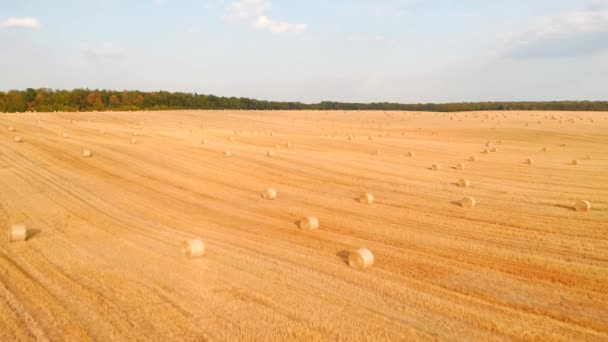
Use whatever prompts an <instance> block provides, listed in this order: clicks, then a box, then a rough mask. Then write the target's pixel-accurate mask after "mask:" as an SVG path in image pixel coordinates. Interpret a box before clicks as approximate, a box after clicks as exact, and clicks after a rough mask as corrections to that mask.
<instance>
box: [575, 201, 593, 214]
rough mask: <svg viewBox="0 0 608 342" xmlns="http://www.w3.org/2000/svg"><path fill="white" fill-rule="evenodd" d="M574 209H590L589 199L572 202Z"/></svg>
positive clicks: (585, 210)
mask: <svg viewBox="0 0 608 342" xmlns="http://www.w3.org/2000/svg"><path fill="white" fill-rule="evenodd" d="M574 209H575V210H576V211H583V212H587V211H589V210H591V202H589V201H577V202H576V203H575V204H574Z"/></svg>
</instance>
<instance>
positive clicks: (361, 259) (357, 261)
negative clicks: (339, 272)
mask: <svg viewBox="0 0 608 342" xmlns="http://www.w3.org/2000/svg"><path fill="white" fill-rule="evenodd" d="M373 264H374V254H373V253H372V252H371V251H370V250H369V249H367V248H359V249H357V250H356V251H354V252H351V253H350V254H349V255H348V265H349V266H350V267H352V268H355V269H364V268H368V267H371V266H372V265H373Z"/></svg>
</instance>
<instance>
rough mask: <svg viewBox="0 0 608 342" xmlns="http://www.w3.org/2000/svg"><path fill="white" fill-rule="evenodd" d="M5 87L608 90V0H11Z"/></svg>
mask: <svg viewBox="0 0 608 342" xmlns="http://www.w3.org/2000/svg"><path fill="white" fill-rule="evenodd" d="M0 46H1V47H2V48H1V50H0V90H8V89H23V88H27V87H34V88H38V87H48V88H61V89H72V88H82V87H88V88H106V89H118V90H121V89H140V90H169V91H185V92H198V93H206V94H216V95H223V96H244V97H252V98H258V99H269V100H290V101H291V100H292V101H303V102H317V101H322V100H334V101H348V102H372V101H391V102H406V103H413V102H460V101H491V100H608V96H607V95H608V0H534V1H532V0H509V1H498V0H495V1H492V0H375V1H374V0H350V1H349V0H307V1H293V0H232V1H231V0H130V1H125V0H54V1H48V0H0Z"/></svg>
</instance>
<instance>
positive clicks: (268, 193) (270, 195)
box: [262, 188, 277, 200]
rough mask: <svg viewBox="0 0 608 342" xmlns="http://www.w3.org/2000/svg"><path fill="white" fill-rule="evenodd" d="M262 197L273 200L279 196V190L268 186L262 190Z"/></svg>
mask: <svg viewBox="0 0 608 342" xmlns="http://www.w3.org/2000/svg"><path fill="white" fill-rule="evenodd" d="M262 198H263V199H265V200H273V199H275V198H277V190H275V189H274V188H268V189H266V190H264V192H262Z"/></svg>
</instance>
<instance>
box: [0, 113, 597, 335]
mask: <svg viewBox="0 0 608 342" xmlns="http://www.w3.org/2000/svg"><path fill="white" fill-rule="evenodd" d="M69 120H73V122H71V123H70V122H69ZM539 122H540V123H539ZM9 126H13V127H14V128H15V130H16V131H15V132H9V131H8V127H9ZM100 130H105V132H106V134H100ZM235 130H237V131H239V132H238V134H235V133H234V131H235ZM133 131H137V132H139V135H138V136H136V137H135V138H136V140H137V143H136V144H132V143H131V139H132V138H133V136H132V133H133ZM252 131H253V133H252ZM64 132H66V133H68V134H69V138H64V137H63V136H62V135H63V133H64ZM270 132H275V134H274V135H271V134H270ZM386 133H390V135H386ZM17 135H18V136H21V137H22V139H23V142H22V143H16V142H14V140H13V138H14V136H17ZM348 135H356V137H355V138H353V139H352V140H349V139H348ZM370 135H372V136H373V140H369V138H368V137H369V136H370ZM380 135H382V136H380ZM230 137H235V141H233V142H231V141H230V140H229V138H230ZM203 138H204V139H206V140H208V143H207V144H201V139H203ZM498 140H502V141H503V142H502V144H499V143H495V144H493V145H492V147H496V148H497V149H498V150H497V152H490V153H488V154H483V153H481V152H482V151H483V150H485V149H490V148H491V147H486V146H485V144H486V142H488V141H493V142H496V141H498ZM288 142H291V144H292V148H290V149H289V148H286V144H287V143H288ZM564 143H565V144H567V146H565V147H563V146H561V144H564ZM275 145H279V146H280V147H281V148H280V149H276V147H275ZM543 147H547V148H548V152H543V151H542V149H543ZM83 149H90V150H91V152H92V154H93V156H92V158H83V157H82V150H83ZM269 149H271V150H273V151H274V152H275V155H274V156H273V157H267V156H266V153H267V150H269ZM228 150H229V151H231V152H232V153H233V155H232V157H225V156H224V152H225V151H228ZM376 151H379V152H380V153H379V155H375V154H376ZM410 151H411V152H414V153H415V156H414V157H408V156H406V155H407V153H408V152H410ZM473 155H475V156H477V157H478V160H477V161H475V162H472V161H467V160H468V158H469V157H470V156H473ZM587 155H589V157H590V159H586V156H587ZM526 158H532V159H534V164H533V165H526V164H525V163H524V160H525V159H526ZM573 159H578V160H579V161H580V163H579V165H571V162H572V160H573ZM461 162H464V163H465V169H464V170H457V169H456V165H457V164H458V163H461ZM433 164H440V165H441V170H440V171H432V170H430V168H431V166H432V165H433ZM460 178H466V179H469V180H470V181H471V184H472V186H471V187H470V188H461V187H458V186H457V184H456V183H457V182H458V180H459V179H460ZM269 187H274V188H276V189H277V191H278V197H277V199H276V200H274V201H265V200H263V199H262V198H261V196H260V194H261V192H262V191H263V190H265V189H266V188H269ZM365 192H371V193H373V195H374V196H375V198H376V202H375V203H374V204H372V205H364V204H361V203H359V202H358V201H357V200H356V198H357V197H358V196H359V195H361V194H362V193H365ZM465 196H471V197H474V198H475V199H476V201H477V206H476V207H475V208H471V209H465V208H463V207H461V206H460V205H459V203H458V201H460V200H461V199H462V198H463V197H465ZM577 200H588V201H590V202H591V203H592V210H591V211H590V212H587V213H585V212H577V211H574V210H573V205H574V203H575V202H576V201H577ZM309 215H312V216H316V217H317V218H318V219H319V221H320V223H321V225H320V228H319V230H317V231H314V232H304V231H302V230H300V229H299V228H298V226H297V221H298V220H299V219H300V218H302V217H304V216H309ZM16 223H25V224H26V225H27V226H28V229H30V236H29V238H28V240H27V241H26V242H14V243H8V241H7V239H6V238H5V236H6V235H5V233H2V234H3V235H2V238H1V239H0V340H2V341H12V340H35V339H38V340H45V339H48V340H71V341H74V340H80V339H94V340H102V341H107V340H111V339H117V340H159V341H169V340H190V341H198V340H207V339H208V340H225V341H228V340H232V341H233V340H282V341H286V340H293V339H299V340H334V339H337V340H350V341H352V340H374V341H379V340H412V339H416V340H434V339H449V340H457V341H463V340H481V341H489V340H502V339H539V340H607V339H608V113H559V112H555V113H549V112H505V113H503V112H479V113H457V114H456V113H455V114H435V113H413V112H387V113H384V112H347V113H344V112H341V111H339V112H338V111H336V112H313V111H306V112H278V111H275V112H261V111H249V112H248V111H213V112H210V111H170V112H131V113H28V114H0V227H2V229H6V230H8V227H10V225H12V224H16ZM195 237H200V238H202V239H203V240H204V241H205V244H206V248H207V251H206V254H205V256H204V257H203V258H200V259H188V258H185V257H184V256H183V255H181V253H180V250H181V248H182V244H183V242H184V241H185V240H186V239H190V238H195ZM360 247H367V248H369V249H370V250H372V251H373V253H374V255H375V259H376V261H375V265H374V266H373V267H372V268H369V269H366V270H362V271H361V270H354V269H351V268H349V267H348V265H347V263H346V260H347V255H348V254H347V252H348V251H351V250H355V249H357V248H360Z"/></svg>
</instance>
